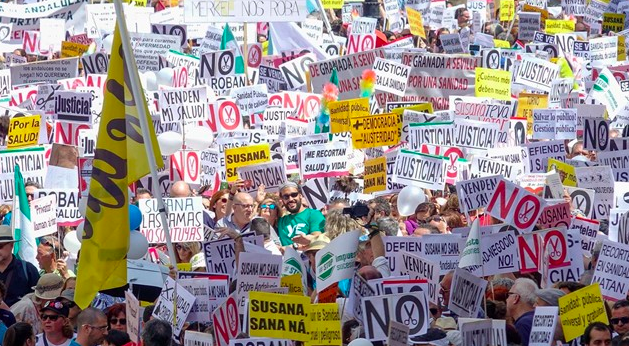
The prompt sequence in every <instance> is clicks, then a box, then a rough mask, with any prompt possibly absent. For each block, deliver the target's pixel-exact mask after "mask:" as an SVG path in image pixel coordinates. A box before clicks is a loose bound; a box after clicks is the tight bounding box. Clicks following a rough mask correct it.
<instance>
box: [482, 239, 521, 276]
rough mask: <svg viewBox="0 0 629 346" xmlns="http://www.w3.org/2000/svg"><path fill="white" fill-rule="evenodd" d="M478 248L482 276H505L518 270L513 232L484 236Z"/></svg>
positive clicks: (516, 248)
mask: <svg viewBox="0 0 629 346" xmlns="http://www.w3.org/2000/svg"><path fill="white" fill-rule="evenodd" d="M480 246H481V256H482V259H483V274H485V275H496V274H506V273H513V272H517V271H518V270H519V265H518V264H519V263H518V244H517V237H516V236H515V233H514V232H513V231H504V232H498V233H493V234H485V235H483V240H482V241H481V242H480Z"/></svg>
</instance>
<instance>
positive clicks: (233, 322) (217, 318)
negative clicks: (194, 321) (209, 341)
mask: <svg viewBox="0 0 629 346" xmlns="http://www.w3.org/2000/svg"><path fill="white" fill-rule="evenodd" d="M235 295H236V293H235V292H234V293H232V294H231V295H230V296H229V297H227V299H226V300H225V302H223V304H221V305H220V306H219V307H218V308H216V310H214V312H213V313H212V321H213V325H214V337H215V338H216V340H217V341H218V345H220V346H228V345H229V342H230V340H232V339H236V337H237V336H238V333H240V325H241V323H240V317H239V316H238V305H237V303H236V299H235Z"/></svg>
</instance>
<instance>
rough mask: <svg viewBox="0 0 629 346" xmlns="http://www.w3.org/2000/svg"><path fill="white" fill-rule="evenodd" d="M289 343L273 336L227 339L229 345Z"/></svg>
mask: <svg viewBox="0 0 629 346" xmlns="http://www.w3.org/2000/svg"><path fill="white" fill-rule="evenodd" d="M291 344H292V341H291V340H288V339H274V338H246V339H236V340H229V346H290V345H291ZM185 346H187V345H185ZM203 346H205V345H203Z"/></svg>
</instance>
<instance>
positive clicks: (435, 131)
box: [402, 110, 455, 156]
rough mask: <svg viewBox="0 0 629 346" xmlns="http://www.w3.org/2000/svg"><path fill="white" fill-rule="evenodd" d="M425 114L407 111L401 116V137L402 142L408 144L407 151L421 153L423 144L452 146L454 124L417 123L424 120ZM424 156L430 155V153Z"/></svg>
mask: <svg viewBox="0 0 629 346" xmlns="http://www.w3.org/2000/svg"><path fill="white" fill-rule="evenodd" d="M425 114H426V113H420V112H413V111H408V110H405V111H404V113H403V114H402V116H403V122H404V125H403V126H402V135H403V136H404V137H405V138H404V139H403V141H405V142H408V149H412V150H415V151H422V148H423V147H424V145H425V144H432V145H435V146H440V147H445V146H450V145H452V143H454V138H455V126H454V122H432V121H431V122H424V123H419V122H418V121H421V120H420V119H422V118H425V117H424V115H425ZM422 152H423V151H422ZM425 154H432V152H429V153H425ZM444 156H445V155H444Z"/></svg>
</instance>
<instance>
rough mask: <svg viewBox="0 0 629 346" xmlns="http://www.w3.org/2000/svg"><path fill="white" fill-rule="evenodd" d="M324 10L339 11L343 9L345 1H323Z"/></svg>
mask: <svg viewBox="0 0 629 346" xmlns="http://www.w3.org/2000/svg"><path fill="white" fill-rule="evenodd" d="M321 2H322V3H323V8H325V9H333V10H338V9H341V8H343V4H344V3H345V1H344V0H322V1H321Z"/></svg>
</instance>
